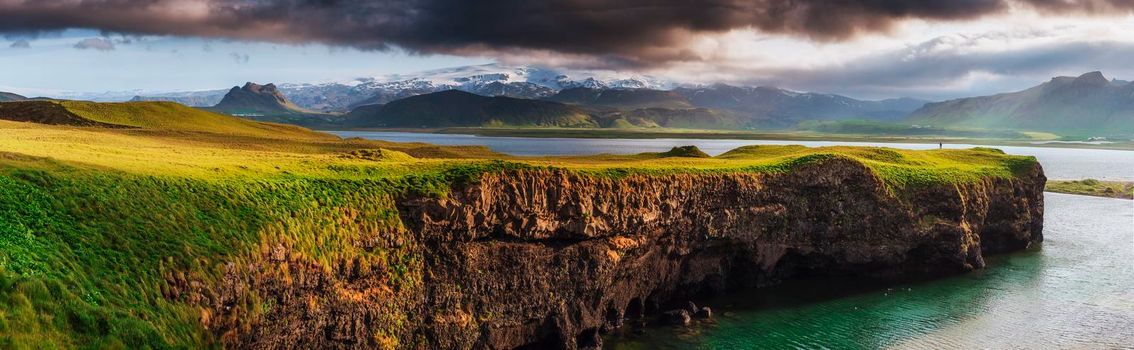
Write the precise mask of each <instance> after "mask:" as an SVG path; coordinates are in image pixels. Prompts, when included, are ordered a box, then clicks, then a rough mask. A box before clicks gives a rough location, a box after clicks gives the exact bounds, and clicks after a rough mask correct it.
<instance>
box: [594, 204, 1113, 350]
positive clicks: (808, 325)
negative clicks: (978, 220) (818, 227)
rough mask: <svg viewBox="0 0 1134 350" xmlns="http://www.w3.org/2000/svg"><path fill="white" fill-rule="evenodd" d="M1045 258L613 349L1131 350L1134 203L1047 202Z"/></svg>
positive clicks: (775, 294)
mask: <svg viewBox="0 0 1134 350" xmlns="http://www.w3.org/2000/svg"><path fill="white" fill-rule="evenodd" d="M1045 196H1046V203H1045V205H1046V211H1047V212H1046V215H1045V220H1044V225H1045V229H1044V236H1045V242H1044V243H1043V246H1042V248H1038V249H1032V250H1029V251H1026V252H1020V253H1014V254H1009V255H1004V256H998V257H993V258H991V259H989V260H988V263H989V267H988V268H986V269H983V270H980V271H976V272H973V273H969V274H965V275H961V276H956V277H952V278H947V279H941V280H936V281H930V282H922V283H910V284H898V285H891V286H881V287H880V286H855V284H853V283H846V282H827V283H824V282H822V281H808V282H801V283H793V284H789V285H784V286H781V287H777V288H772V289H766V290H756V291H753V292H750V293H742V294H738V295H731V296H728V297H725V298H721V299H719V300H713V301H710V302H709V303H708V304H709V305H711V306H713V307H715V308H717V310H718V315H717V317H716V319H714V320H713V321H711V322H706V323H701V324H698V325H696V326H695V327H693V328H691V329H688V330H676V329H674V328H668V327H658V328H649V329H646V330H645V332H644V333H642V334H632V335H623V336H619V337H611V338H610V339H608V341H607V345H608V347H609V348H613V349H667V348H668V349H687V348H704V349H760V348H822V347H826V348H836V349H838V348H917V349H941V348H966V349H972V348H994V349H1000V348H1029V349H1036V348H1040V349H1046V348H1116V347H1123V346H1132V345H1134V203H1132V202H1130V201H1123V200H1116V199H1103V198H1091V197H1082V196H1072V195H1061V194H1052V193H1048V194H1045Z"/></svg>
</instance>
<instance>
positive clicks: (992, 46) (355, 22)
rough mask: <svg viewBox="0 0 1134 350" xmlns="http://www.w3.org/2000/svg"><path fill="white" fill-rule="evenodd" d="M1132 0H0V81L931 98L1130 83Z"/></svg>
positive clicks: (6, 84) (13, 86)
mask: <svg viewBox="0 0 1134 350" xmlns="http://www.w3.org/2000/svg"><path fill="white" fill-rule="evenodd" d="M1132 57H1134V0H951V1H913V0H843V1H829V0H706V1H698V2H690V1H683V0H621V1H614V0H547V1H527V0H494V1H481V0H380V1H365V0H362V1H345V0H276V1H272V0H0V91H11V92H17V93H21V94H28V95H36V96H40V95H46V96H51V95H53V94H56V95H57V94H61V93H64V92H103V91H134V90H137V91H146V92H161V91H185V90H204V89H223V88H227V87H230V86H233V85H239V84H241V83H243V82H245V81H256V82H277V83H305V82H326V81H345V80H350V79H354V78H358V77H372V76H382V75H387V74H394V73H412V72H416V71H424V70H431V69H437V68H445V67H454V66H463V65H478V64H486V63H500V64H507V65H532V66H539V67H544V68H554V69H562V70H565V71H570V70H589V71H609V72H616V73H618V74H626V75H650V76H653V77H660V78H663V79H668V80H672V81H675V82H678V83H686V84H707V83H728V84H736V85H773V86H779V87H784V88H789V89H794V90H801V91H816V92H829V93H839V94H844V95H848V96H852V97H858V98H874V99H877V98H888V97H899V96H908V97H917V98H925V99H931V100H940V99H948V98H956V97H963V96H972V95H984V94H991V93H998V92H1006V91H1014V90H1020V89H1023V88H1027V87H1030V86H1033V85H1036V84H1039V83H1042V82H1044V81H1047V80H1049V79H1050V78H1051V77H1053V76H1061V75H1071V76H1074V75H1079V74H1082V73H1086V72H1089V71H1102V72H1103V73H1104V74H1106V76H1107V77H1110V78H1119V79H1129V78H1134V65H1132V64H1130V62H1131V61H1134V59H1132Z"/></svg>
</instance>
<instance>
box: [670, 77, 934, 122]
mask: <svg viewBox="0 0 1134 350" xmlns="http://www.w3.org/2000/svg"><path fill="white" fill-rule="evenodd" d="M674 92H675V93H677V94H680V95H681V96H684V97H685V98H686V99H688V100H689V101H690V103H692V104H693V105H694V106H696V107H700V108H716V109H726V110H732V111H737V112H742V113H743V114H745V115H748V116H749V117H750V118H753V119H760V120H766V121H771V122H775V123H780V124H783V126H793V125H795V124H796V123H798V122H799V121H804V120H846V119H871V120H880V121H886V120H898V119H901V118H902V117H905V116H906V115H908V114H909V113H910V112H912V111H913V110H915V109H917V108H919V107H921V106H922V105H924V104H925V102H926V101H923V100H917V99H911V98H900V99H890V100H882V101H864V100H858V99H853V98H850V97H846V96H840V95H833V94H821V93H813V92H796V91H791V90H785V89H780V88H775V87H764V86H761V87H737V86H730V85H724V84H717V85H712V86H709V87H703V88H678V89H675V90H674Z"/></svg>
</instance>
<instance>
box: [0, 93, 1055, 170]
mask: <svg viewBox="0 0 1134 350" xmlns="http://www.w3.org/2000/svg"><path fill="white" fill-rule="evenodd" d="M96 106H97V104H96ZM77 110H78V109H77ZM80 113H87V112H85V111H81V110H80ZM91 113H94V112H91ZM210 115H211V114H210ZM211 116H218V117H222V118H227V119H237V118H232V117H226V116H219V115H211ZM108 120H111V119H108V118H103V119H101V120H100V121H104V122H105V121H108ZM122 120H123V119H116V120H114V121H116V122H123V121H122ZM240 122H241V123H243V122H246V121H243V120H240ZM218 123H220V124H222V125H228V123H233V121H231V120H224V121H223V122H218ZM248 123H251V124H253V125H257V127H259V125H260V124H262V123H256V122H248ZM237 125H242V124H237ZM264 125H267V126H265V127H274V125H272V124H264ZM170 128H172V129H174V130H187V128H182V127H169V128H167V127H160V126H159V127H157V129H155V127H154V126H148V127H144V128H141V129H102V128H80V127H68V126H52V125H41V124H33V123H19V122H8V121H2V120H0V132H2V133H3V134H4V135H5V136H4V137H2V138H0V152H8V153H14V154H21V155H28V156H34V157H42V158H49V159H53V160H56V161H60V162H64V163H68V164H73V165H77V166H84V167H91V168H103V169H115V170H120V171H125V172H131V173H139V174H149V175H174V176H192V177H207V178H232V177H244V178H247V177H253V178H262V177H264V176H311V177H332V178H374V177H397V176H403V175H413V174H424V173H430V172H437V171H441V170H443V169H448V168H451V167H454V166H470V165H475V164H482V163H486V162H491V161H496V160H503V161H507V162H513V163H517V164H521V165H528V166H538V167H555V168H563V169H573V170H580V171H585V172H588V173H596V174H607V175H620V174H621V175H625V174H646V175H650V174H669V173H681V172H695V173H698V172H780V171H786V170H790V168H791V167H793V166H798V165H801V164H805V163H807V162H810V161H816V160H822V159H824V158H828V157H843V158H849V159H853V160H856V161H859V162H861V163H862V164H864V165H866V166H867V167H869V168H871V169H873V170H874V171H875V172H876V173H877V174H878V175H880V176H881V177H882V178H883V179H884V180H887V181H888V182H890V183H892V184H898V185H908V184H932V183H948V182H957V181H974V180H977V179H980V178H982V177H988V176H996V177H1011V176H1014V175H1015V174H1016V173H1017V172H1019V171H1021V170H1025V169H1028V168H1029V167H1030V166H1031V164H1033V163H1034V162H1035V160H1034V158H1031V157H1021V156H1011V155H1006V154H1003V152H1000V151H999V150H995V149H990V148H976V149H970V150H925V151H913V150H900V149H891V148H882V147H843V146H835V147H819V148H810V147H804V146H746V147H741V148H737V149H734V150H732V151H729V152H726V153H724V154H721V155H719V156H716V157H708V155H707V154H704V152H702V151H700V150H698V149H696V147H686V148H675V149H673V150H670V151H668V152H660V153H643V154H635V155H609V154H600V155H591V156H569V157H517V156H509V155H504V154H498V153H494V152H492V151H490V150H488V149H487V148H484V147H480V146H465V147H453V146H435V145H428V144H420V143H392V142H383V141H373V140H362V139H346V140H342V139H338V138H337V137H334V136H331V135H326V134H322V133H315V132H311V131H308V130H306V129H302V128H298V127H288V128H294V130H291V129H289V131H295V132H298V133H301V137H295V138H293V137H291V136H292V134H289V133H268V134H262V135H241V134H226V133H213V132H194V131H170V130H168V129H170ZM230 129H231V128H228V127H224V128H222V130H230ZM382 149H384V150H388V151H391V152H387V153H388V154H387V155H385V156H382V155H381V153H382V151H380V150H382ZM368 152H369V153H368ZM392 152H397V153H396V154H402V155H403V156H391V155H393V154H395V153H392Z"/></svg>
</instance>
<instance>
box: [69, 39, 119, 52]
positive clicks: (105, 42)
mask: <svg viewBox="0 0 1134 350" xmlns="http://www.w3.org/2000/svg"><path fill="white" fill-rule="evenodd" d="M74 48H76V49H80V50H86V49H93V50H98V51H111V50H114V43H113V42H111V41H110V40H109V39H106V38H86V39H83V40H79V42H77V43H75V46H74Z"/></svg>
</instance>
